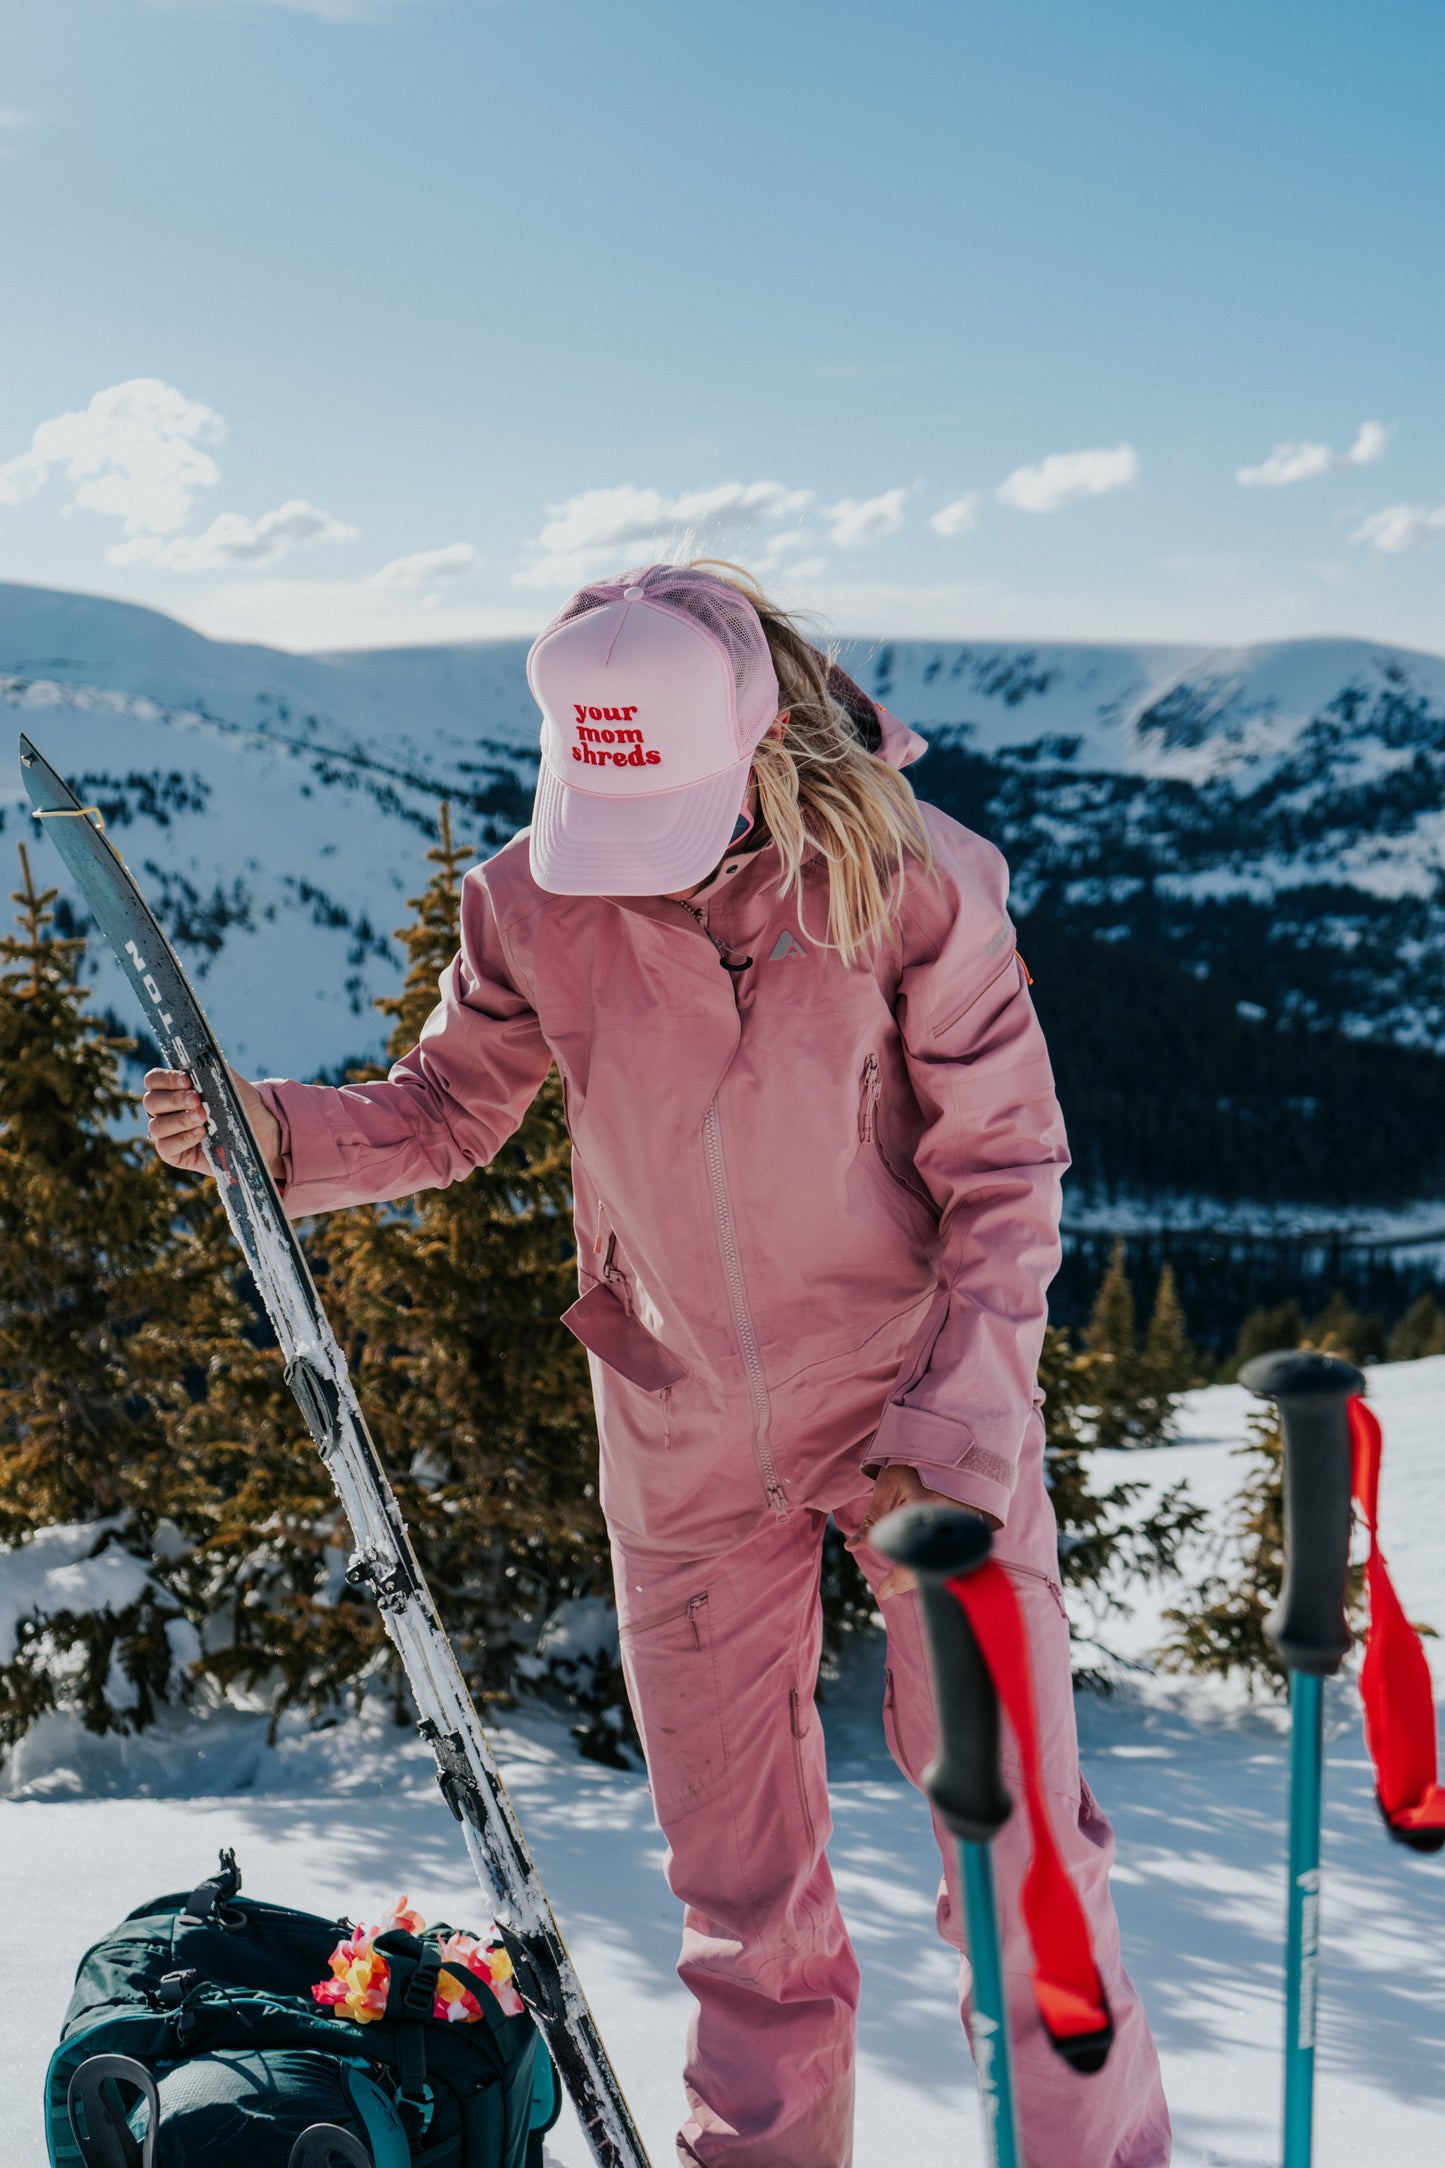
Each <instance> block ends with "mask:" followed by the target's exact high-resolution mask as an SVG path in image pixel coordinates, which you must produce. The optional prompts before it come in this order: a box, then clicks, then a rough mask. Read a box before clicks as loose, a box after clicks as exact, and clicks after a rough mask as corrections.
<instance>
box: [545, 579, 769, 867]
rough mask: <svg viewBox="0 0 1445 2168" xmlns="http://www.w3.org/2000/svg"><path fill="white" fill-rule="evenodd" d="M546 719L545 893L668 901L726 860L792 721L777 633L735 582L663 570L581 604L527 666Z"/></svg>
mask: <svg viewBox="0 0 1445 2168" xmlns="http://www.w3.org/2000/svg"><path fill="white" fill-rule="evenodd" d="M527 682H528V684H529V685H530V686H531V688H532V692H533V694H534V695H535V697H536V701H537V705H538V706H539V707H540V708H541V710H542V761H541V767H540V769H539V770H538V774H537V796H536V802H535V805H534V808H533V813H532V835H531V859H532V878H533V879H534V880H535V881H536V883H537V885H538V887H539V888H545V889H548V890H550V892H551V893H552V894H553V895H557V896H657V895H666V894H668V893H670V892H671V891H672V890H673V889H678V888H690V887H692V885H693V884H694V882H697V881H701V880H703V879H704V878H705V877H706V876H707V875H708V874H709V873H711V871H712V869H713V867H714V866H715V865H716V864H717V862H718V860H719V859H720V858H721V857H722V855H723V853H724V852H725V851H726V849H727V847H728V844H729V842H730V841H731V839H732V833H733V829H734V827H735V825H736V823H737V817H738V814H739V812H740V811H741V809H742V803H743V799H744V797H745V796H746V793H747V783H748V771H749V768H750V766H751V763H752V756H753V748H754V746H756V744H757V742H758V740H759V739H760V738H761V737H762V735H763V733H764V732H765V731H766V729H767V728H768V725H769V724H770V723H771V722H772V721H773V719H774V717H775V716H776V715H777V712H778V681H777V677H776V675H775V673H774V670H773V659H772V656H771V654H770V653H769V651H768V642H767V636H766V634H765V633H764V631H763V626H762V620H761V619H760V618H759V616H758V613H757V611H756V610H755V609H754V608H753V606H752V604H751V603H750V602H749V601H748V599H747V597H746V596H745V595H741V594H739V593H738V591H737V589H736V588H735V587H730V586H729V585H728V583H727V582H726V580H720V579H716V578H714V577H713V576H712V575H711V574H710V573H707V572H693V571H690V570H688V569H687V568H686V567H685V566H681V565H648V566H647V567H646V568H645V569H644V570H642V571H640V572H626V573H622V574H620V575H619V576H618V577H617V578H616V579H614V580H600V581H598V582H596V583H595V584H594V585H593V586H591V587H584V588H582V589H581V590H580V591H579V592H578V593H577V594H575V595H574V596H573V597H572V600H571V601H570V602H569V603H568V605H567V607H566V609H565V610H563V611H562V613H561V614H560V616H558V617H556V618H554V619H553V621H552V623H551V624H550V625H549V626H548V627H547V630H546V631H545V632H544V633H543V634H542V636H541V638H540V639H539V640H538V641H537V642H536V644H535V646H534V647H533V649H532V652H531V654H530V655H529V656H528V657H527Z"/></svg>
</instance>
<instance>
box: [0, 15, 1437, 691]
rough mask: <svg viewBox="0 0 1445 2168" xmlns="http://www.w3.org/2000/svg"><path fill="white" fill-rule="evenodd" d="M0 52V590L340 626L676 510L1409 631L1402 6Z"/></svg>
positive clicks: (925, 592)
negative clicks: (60, 592) (3, 585)
mask: <svg viewBox="0 0 1445 2168" xmlns="http://www.w3.org/2000/svg"><path fill="white" fill-rule="evenodd" d="M0 71H3V72H0V578H7V579H18V580H32V581H36V582H40V583H43V584H50V585H56V586H62V587H70V588H81V589H89V590H96V591H100V592H104V593H109V594H115V595H122V596H126V597H129V598H131V599H134V600H137V601H142V602H147V603H150V604H153V605H155V606H156V607H159V608H162V609H165V610H168V611H171V612H172V613H173V614H175V615H177V616H180V617H183V618H185V619H186V620H188V621H189V622H191V623H194V624H197V625H199V626H200V627H201V628H202V629H204V630H206V631H210V632H215V633H220V634H225V635H227V636H232V637H238V638H244V639H263V640H273V641H276V642H278V643H280V644H282V645H286V646H292V647H308V646H322V645H331V644H337V645H368V644H374V643H378V642H388V643H389V642H393V641H409V640H426V639H437V638H455V637H466V636H473V635H486V634H491V633H501V632H514V631H523V630H527V629H529V628H531V627H533V626H535V625H537V624H538V623H540V622H542V621H543V620H545V618H546V617H547V616H548V615H549V614H550V611H551V609H552V608H553V607H554V606H555V604H556V603H557V602H558V601H559V600H560V599H561V598H562V597H563V595H565V593H566V591H567V589H568V587H569V585H573V584H576V581H577V579H579V578H580V577H583V576H585V575H586V573H587V572H589V571H591V570H593V569H601V568H604V567H611V566H616V565H620V564H621V563H623V562H628V561H635V560H636V559H637V558H638V557H639V556H645V555H648V554H652V553H654V552H655V551H656V550H658V549H662V548H676V547H678V546H680V544H681V543H682V542H683V541H684V540H687V541H690V542H691V544H693V545H694V546H700V547H702V548H707V549H713V550H717V551H719V552H721V553H723V554H728V555H734V556H740V557H742V558H744V559H745V560H746V561H749V562H751V563H753V564H754V565H756V566H759V567H760V568H762V569H763V570H764V572H765V573H766V575H767V577H768V578H769V580H770V583H771V584H772V585H773V586H775V587H776V588H777V589H778V590H779V591H780V592H781V593H782V594H783V595H784V596H785V598H787V599H789V600H792V601H794V602H797V603H800V604H803V605H806V606H808V607H810V608H812V609H814V610H816V611H818V612H820V613H821V614H822V615H823V616H824V617H825V618H826V619H827V620H829V621H830V622H831V623H832V624H834V625H835V626H836V627H838V629H840V630H843V631H848V632H861V633H873V634H887V633H892V634H900V635H901V634H906V633H925V634H926V633H937V634H946V635H952V636H955V637H969V636H977V637H980V638H1014V637H1023V638H1028V637H1037V638H1046V637H1062V638H1074V639H1089V638H1097V639H1118V638H1151V639H1178V640H1184V641H1198V640H1208V641H1232V640H1253V639H1268V638H1274V637H1282V636H1289V635H1296V634H1304V633H1328V632H1337V633H1357V634H1362V635H1365V636H1368V637H1371V638H1379V639H1391V640H1398V641H1402V642H1406V643H1409V644H1413V645H1416V646H1422V647H1430V648H1435V649H1445V586H1442V579H1445V399H1442V380H1445V368H1442V353H1445V302H1442V295H1445V279H1442V270H1445V264H1442V257H1445V215H1442V214H1445V201H1442V196H1445V187H1442V168H1441V163H1440V157H1439V95H1440V86H1441V84H1442V82H1445V10H1442V9H1441V8H1440V7H1439V6H1438V5H1437V4H1435V0H1373V4H1369V5H1366V4H1363V0H1349V4H1345V0H1310V4H1300V0H1271V4H1270V5H1269V6H1268V7H1263V8H1262V7H1260V6H1259V5H1258V4H1257V0H1249V4H1241V0H1210V4H1209V5H1207V6H1206V5H1204V4H1202V0H1172V4H1170V5H1160V0H1147V4H1143V0H1117V4H1111V0H1084V4H1082V5H1081V4H1080V0H1008V4H1003V0H1000V4H990V5H986V6H980V5H974V4H970V0H926V4H925V0H878V4H872V5H863V4H859V0H826V4H825V0H728V4H727V5H726V6H723V7H715V8H705V7H703V6H700V5H698V4H697V0H693V4H691V5H684V6H679V5H677V4H676V0H614V4H613V5H610V6H603V5H600V4H598V0H354V4H353V0H164V4H162V0H10V5H9V7H8V8H7V10H6V37H5V41H4V49H3V54H0ZM1241 474H1244V475H1245V476H1246V477H1247V479H1245V480H1241V479H1240V475H1241Z"/></svg>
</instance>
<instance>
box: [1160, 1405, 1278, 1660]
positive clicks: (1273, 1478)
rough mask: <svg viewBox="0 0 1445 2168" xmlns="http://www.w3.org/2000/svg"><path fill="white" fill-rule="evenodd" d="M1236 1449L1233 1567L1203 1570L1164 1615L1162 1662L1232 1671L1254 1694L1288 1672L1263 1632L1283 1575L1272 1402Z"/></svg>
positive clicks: (1275, 1418)
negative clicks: (1239, 1478) (1185, 1599)
mask: <svg viewBox="0 0 1445 2168" xmlns="http://www.w3.org/2000/svg"><path fill="white" fill-rule="evenodd" d="M1235 1450H1236V1452H1237V1453H1238V1454H1239V1455H1240V1456H1241V1457H1242V1458H1243V1459H1244V1461H1245V1463H1246V1468H1247V1474H1246V1476H1245V1480H1244V1483H1243V1485H1242V1486H1241V1488H1240V1491H1239V1493H1238V1496H1237V1497H1236V1499H1235V1502H1234V1507H1233V1511H1232V1515H1231V1520H1230V1530H1229V1534H1230V1542H1231V1546H1232V1547H1237V1551H1238V1565H1237V1567H1236V1568H1235V1569H1234V1570H1233V1571H1231V1572H1229V1573H1211V1574H1208V1575H1206V1576H1205V1578H1204V1579H1203V1580H1202V1581H1201V1582H1200V1584H1199V1586H1198V1588H1197V1589H1196V1590H1195V1591H1194V1602H1193V1604H1192V1605H1191V1606H1190V1607H1189V1608H1187V1609H1186V1608H1183V1607H1171V1608H1170V1609H1169V1610H1167V1611H1166V1612H1165V1613H1164V1618H1165V1621H1166V1623H1167V1624H1168V1625H1169V1626H1171V1627H1172V1628H1173V1629H1174V1631H1173V1633H1172V1635H1171V1637H1170V1638H1169V1640H1168V1641H1166V1642H1165V1644H1164V1646H1163V1647H1162V1649H1161V1650H1160V1652H1159V1661H1160V1664H1161V1666H1162V1667H1163V1669H1164V1670H1166V1671H1194V1672H1201V1673H1214V1674H1216V1675H1218V1676H1220V1677H1228V1676H1229V1674H1230V1673H1231V1672H1236V1671H1237V1672H1239V1673H1240V1674H1241V1676H1242V1677H1243V1679H1244V1681H1245V1684H1246V1686H1247V1688H1248V1690H1249V1693H1250V1695H1251V1697H1253V1696H1254V1695H1255V1694H1257V1693H1264V1694H1275V1695H1278V1694H1281V1693H1283V1692H1284V1691H1285V1690H1286V1687H1287V1684H1288V1677H1289V1674H1288V1673H1287V1671H1286V1670H1285V1667H1284V1665H1283V1664H1282V1663H1281V1662H1280V1660H1279V1658H1278V1656H1277V1655H1276V1654H1275V1651H1274V1648H1273V1646H1272V1645H1271V1643H1270V1642H1269V1640H1268V1639H1267V1638H1266V1636H1265V1631H1264V1621H1265V1619H1266V1618H1267V1617H1268V1616H1269V1613H1270V1612H1271V1611H1272V1610H1273V1608H1274V1606H1275V1604H1276V1602H1277V1601H1278V1599H1279V1591H1280V1584H1281V1582H1282V1580H1283V1577H1284V1503H1283V1486H1282V1478H1281V1466H1282V1454H1283V1443H1282V1440H1281V1436H1280V1427H1279V1413H1278V1410H1277V1409H1276V1408H1275V1405H1274V1403H1273V1402H1272V1401H1271V1402H1268V1403H1266V1405H1265V1406H1263V1407H1262V1408H1260V1409H1259V1411H1258V1412H1257V1413H1255V1414H1252V1415H1251V1416H1250V1418H1249V1432H1248V1437H1247V1440H1246V1442H1245V1444H1244V1445H1242V1446H1239V1447H1236V1449H1235Z"/></svg>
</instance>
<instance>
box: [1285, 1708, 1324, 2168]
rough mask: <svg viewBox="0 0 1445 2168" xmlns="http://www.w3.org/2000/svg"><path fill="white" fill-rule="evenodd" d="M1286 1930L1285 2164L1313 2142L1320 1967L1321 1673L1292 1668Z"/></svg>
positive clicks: (1298, 2163)
mask: <svg viewBox="0 0 1445 2168" xmlns="http://www.w3.org/2000/svg"><path fill="white" fill-rule="evenodd" d="M1290 1704H1291V1709H1292V1712H1293V1716H1292V1724H1291V1731H1290V1770H1289V1936H1288V1945H1287V1950H1286V1955H1285V2039H1284V2168H1310V2161H1311V2158H1312V2156H1313V2150H1314V2113H1315V2008H1316V2003H1317V2000H1318V1990H1319V1973H1320V1804H1321V1792H1322V1781H1321V1779H1322V1774H1323V1768H1324V1738H1325V1734H1324V1680H1323V1679H1321V1678H1320V1677H1318V1676H1317V1675H1316V1674H1315V1673H1313V1672H1309V1671H1292V1672H1291V1673H1290Z"/></svg>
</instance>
